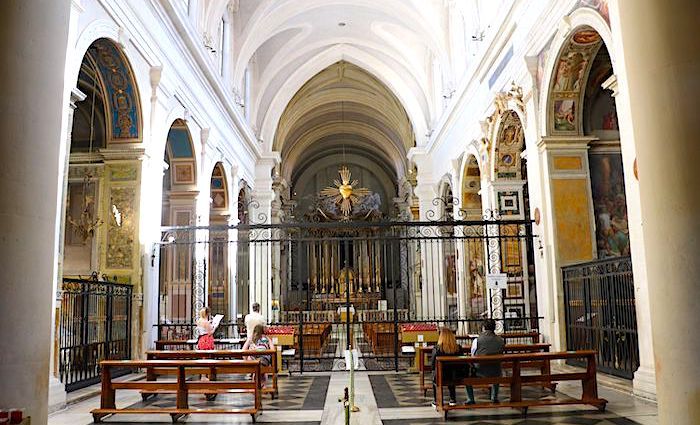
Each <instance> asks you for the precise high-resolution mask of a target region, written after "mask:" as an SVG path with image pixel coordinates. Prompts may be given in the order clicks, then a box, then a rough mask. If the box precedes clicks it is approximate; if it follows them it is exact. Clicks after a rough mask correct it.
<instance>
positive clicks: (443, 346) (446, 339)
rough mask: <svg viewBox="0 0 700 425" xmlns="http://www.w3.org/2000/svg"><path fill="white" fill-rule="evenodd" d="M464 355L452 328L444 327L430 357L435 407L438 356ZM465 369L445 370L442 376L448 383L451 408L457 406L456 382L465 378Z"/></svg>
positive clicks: (451, 368)
mask: <svg viewBox="0 0 700 425" xmlns="http://www.w3.org/2000/svg"><path fill="white" fill-rule="evenodd" d="M460 355H462V347H460V346H459V345H458V344H457V339H456V338H455V334H454V332H452V330H450V328H446V327H443V328H441V329H440V336H439V337H438V342H437V344H436V345H435V347H433V352H432V353H431V355H430V362H431V363H432V365H433V406H435V405H436V404H437V386H436V379H437V369H436V367H435V365H436V363H435V358H436V357H437V356H460ZM464 371H465V370H464V369H458V368H456V367H454V366H452V367H450V368H449V369H443V371H442V376H443V377H444V380H445V381H446V382H447V389H448V391H449V392H450V401H449V404H450V406H454V405H455V404H456V399H457V391H456V389H455V385H454V381H455V380H457V379H459V378H460V377H461V376H464Z"/></svg>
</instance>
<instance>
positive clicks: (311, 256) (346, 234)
mask: <svg viewBox="0 0 700 425" xmlns="http://www.w3.org/2000/svg"><path fill="white" fill-rule="evenodd" d="M195 234H197V235H200V236H201V235H204V237H200V238H199V239H198V240H194V239H193V238H192V237H191V235H195ZM224 234H228V238H227V239H224V240H222V239H221V238H218V237H217V238H215V237H213V236H212V235H224ZM178 235H182V237H181V238H180V237H179V236H178ZM206 235H208V237H206ZM533 237H534V236H533V234H532V223H531V222H530V221H526V220H515V219H510V220H500V219H498V218H497V217H493V216H490V217H488V219H485V220H482V221H466V220H444V219H443V218H441V220H440V221H426V222H406V221H374V222H366V221H360V222H353V221H349V222H348V221H346V222H293V223H280V224H239V225H238V226H209V227H169V228H164V229H163V237H162V242H161V244H160V257H159V261H160V271H161V278H160V305H159V322H158V324H157V325H156V326H157V327H158V331H159V332H158V339H161V340H188V339H191V338H193V337H194V334H193V330H194V323H193V311H192V310H191V307H190V306H191V305H193V300H192V297H193V296H194V295H193V294H195V292H197V291H198V290H200V291H205V292H207V294H206V295H205V296H204V299H208V300H209V303H210V305H211V306H212V307H215V308H216V309H221V310H222V311H216V312H214V311H212V313H219V312H220V313H223V314H225V315H226V319H225V320H226V321H227V322H225V323H223V324H222V325H221V326H220V329H219V331H218V332H217V334H216V335H215V338H218V339H219V340H220V344H221V345H220V346H221V347H223V346H229V347H230V346H235V344H236V343H235V342H233V341H239V338H240V337H241V336H242V335H243V333H244V332H245V330H244V327H243V317H244V316H245V314H247V313H249V311H248V307H249V306H250V305H251V304H252V303H253V302H258V303H260V304H261V306H262V312H263V314H264V315H265V316H266V317H267V318H268V323H270V324H271V326H270V328H269V330H270V333H271V336H272V337H273V341H274V340H275V339H276V340H277V341H278V344H277V345H282V346H284V353H283V354H284V355H283V363H284V364H285V367H287V368H288V369H289V370H291V371H309V370H339V369H343V368H344V367H345V357H344V352H345V350H346V349H347V348H350V347H352V348H354V349H357V350H359V357H360V363H361V367H362V368H364V369H393V370H399V369H405V368H407V367H408V366H409V365H410V364H412V362H413V361H414V359H415V357H414V355H413V352H412V351H411V348H413V346H414V344H415V343H420V342H426V343H432V342H434V340H435V339H436V337H437V329H438V327H439V326H448V327H450V328H452V329H453V330H455V331H456V332H457V333H458V334H461V335H463V336H464V337H465V338H466V334H469V333H476V332H478V331H479V327H480V322H481V319H482V318H484V317H486V316H495V317H497V318H499V320H498V324H499V328H500V329H502V330H506V331H511V332H514V331H530V330H537V329H538V318H537V317H536V316H537V314H536V311H534V310H533V309H532V305H534V304H531V303H530V299H531V298H534V293H532V294H531V295H529V293H530V292H534V273H533V271H532V269H531V268H530V267H529V266H530V265H531V264H529V261H530V259H531V258H532V257H533V255H532V253H529V252H528V250H531V249H532V247H533V246H534V244H533V243H532V238H533ZM222 244H224V245H226V246H225V247H223V246H222ZM223 252H225V253H227V255H226V256H221V255H218V256H214V255H213V254H212V253H223ZM207 253H208V254H207ZM197 256H199V257H201V258H210V259H212V258H222V260H221V261H218V263H214V262H213V261H210V263H209V264H208V265H207V267H206V268H205V270H206V272H208V273H209V276H210V277H211V276H212V275H215V276H232V278H231V279H230V282H231V285H232V287H231V288H229V290H228V291H227V292H226V293H223V292H222V295H223V296H212V294H211V293H208V292H211V291H216V290H217V289H216V288H214V287H213V285H210V291H206V288H205V286H206V283H207V282H208V281H210V280H211V278H209V279H207V278H206V277H201V278H197V276H196V275H195V273H193V268H194V265H195V264H196V261H195V257H197ZM220 268H223V269H221V270H219V269H220ZM490 273H503V274H505V275H506V277H507V281H508V282H507V283H508V288H507V289H499V290H491V289H487V286H486V280H487V276H488V275H489V274H490ZM233 275H235V276H233ZM179 287H182V288H185V289H184V290H182V291H179V292H177V293H176V292H174V290H175V289H177V288H179ZM178 294H179V296H178V297H176V296H175V295H178ZM242 294H243V295H245V296H246V299H238V298H237V297H241V295H242ZM212 300H217V301H216V304H215V305H214V304H213V301H212ZM222 300H223V301H222ZM348 312H349V313H348ZM419 335H420V336H424V337H425V339H423V338H421V339H418V336H419ZM412 338H413V339H412Z"/></svg>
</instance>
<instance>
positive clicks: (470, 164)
mask: <svg viewBox="0 0 700 425" xmlns="http://www.w3.org/2000/svg"><path fill="white" fill-rule="evenodd" d="M461 215H462V218H463V219H464V220H470V221H480V220H482V219H483V204H482V198H481V170H480V168H479V163H478V161H477V159H476V157H475V156H474V155H472V154H468V157H467V159H466V163H465V166H464V171H463V173H462V206H461ZM468 231H469V230H467V232H468ZM461 244H462V246H461V249H462V251H461V257H462V267H463V270H464V271H463V275H464V287H463V288H462V294H464V295H460V306H461V308H462V309H463V311H462V312H461V313H460V317H468V318H478V317H481V315H482V314H483V313H484V312H486V311H487V309H488V302H487V299H486V271H487V270H488V266H487V264H486V260H487V259H486V255H485V252H486V250H485V247H484V243H483V241H481V240H479V239H468V238H467V239H464V240H463V241H462V242H461Z"/></svg>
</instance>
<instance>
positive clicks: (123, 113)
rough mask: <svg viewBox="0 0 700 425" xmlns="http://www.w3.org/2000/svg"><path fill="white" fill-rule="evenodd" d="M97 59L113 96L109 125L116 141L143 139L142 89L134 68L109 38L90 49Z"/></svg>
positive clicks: (96, 43)
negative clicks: (140, 95)
mask: <svg viewBox="0 0 700 425" xmlns="http://www.w3.org/2000/svg"><path fill="white" fill-rule="evenodd" d="M89 53H90V55H91V56H92V57H93V58H95V62H96V63H97V66H98V68H99V72H100V74H101V79H102V81H104V83H105V89H106V91H107V93H106V94H107V99H109V113H110V116H111V125H110V126H109V129H110V134H111V138H112V140H113V141H133V140H137V139H139V138H140V134H139V131H140V128H141V123H140V118H141V117H140V115H139V101H138V92H137V89H136V86H135V84H134V81H133V77H132V74H131V69H130V68H129V65H128V63H127V61H126V58H125V57H124V56H123V55H122V53H121V52H120V51H119V49H118V48H117V47H116V46H115V45H114V44H113V43H111V42H110V41H108V40H106V39H99V40H97V41H95V42H94V43H93V44H92V46H91V47H90V50H89Z"/></svg>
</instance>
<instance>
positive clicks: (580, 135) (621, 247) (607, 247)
mask: <svg viewBox="0 0 700 425" xmlns="http://www.w3.org/2000/svg"><path fill="white" fill-rule="evenodd" d="M607 47H608V46H606V45H605V43H604V41H603V39H602V37H601V35H600V34H599V33H598V32H597V31H596V30H594V29H593V28H591V27H588V26H581V27H578V28H576V29H574V30H573V31H572V32H571V34H570V35H569V36H568V37H567V38H566V41H565V42H564V44H563V46H562V47H561V49H560V50H559V52H558V55H557V56H556V58H555V65H554V69H553V70H552V76H551V81H550V84H549V87H548V92H547V101H546V108H547V109H546V116H547V126H546V130H547V133H546V134H547V135H546V137H545V139H544V146H543V147H544V148H545V153H546V157H547V158H548V166H549V168H550V171H549V176H550V177H549V179H550V180H549V185H550V188H551V190H550V192H551V198H552V199H551V202H550V204H551V205H552V212H551V214H552V216H553V217H552V219H553V222H554V229H555V233H554V234H555V241H554V242H555V246H556V248H555V249H556V257H555V258H556V262H557V263H558V264H557V266H558V267H562V268H563V271H562V272H561V273H562V274H563V275H564V277H563V281H564V282H563V285H562V288H561V289H560V290H561V291H562V292H563V295H562V296H561V297H559V298H560V299H566V300H570V301H569V303H568V304H567V305H564V304H563V303H560V304H559V305H557V314H558V315H559V317H560V320H559V321H558V322H559V326H560V328H559V329H558V330H557V331H558V332H559V337H560V338H561V341H562V348H568V349H580V348H588V349H595V350H598V352H599V353H600V354H599V359H598V361H599V364H600V365H601V370H605V371H607V372H610V373H613V374H616V375H619V376H623V377H626V378H632V376H633V372H634V370H635V369H636V368H637V366H638V365H639V354H638V353H639V351H638V344H637V334H636V332H634V331H632V332H629V330H631V329H636V313H635V310H634V309H635V307H634V305H635V302H634V284H633V276H632V263H631V261H632V260H631V256H630V243H629V229H628V224H627V198H626V193H625V176H624V171H623V164H622V154H621V148H620V135H619V130H618V125H617V113H616V105H615V100H614V97H613V94H612V93H611V90H612V88H613V87H614V86H615V84H616V77H615V76H614V73H613V67H612V61H611V58H610V54H609V51H608V48H607ZM574 269H576V270H589V271H590V273H591V276H592V277H594V278H593V279H591V280H590V282H593V283H584V282H583V281H582V280H581V279H572V278H570V277H568V276H571V274H570V273H571V272H570V271H571V270H574ZM605 270H608V272H606V271H605ZM587 273H589V272H587ZM613 277H614V280H610V279H612V278H613ZM596 282H597V283H596ZM594 283H595V284H594ZM584 290H586V291H589V298H590V299H591V304H590V306H589V307H586V308H587V309H588V310H584V308H583V307H578V305H577V304H576V303H577V302H578V301H579V298H578V296H577V295H576V294H577V293H578V292H581V293H582V291H584ZM572 291H573V292H572ZM590 294H592V295H590ZM604 306H610V308H607V307H606V308H604ZM613 306H615V307H614V309H613ZM567 312H568V314H567ZM577 315H578V316H580V317H587V318H588V319H586V322H585V326H586V330H584V331H581V330H579V329H578V328H577V324H576V323H574V322H572V321H571V320H570V317H573V316H577ZM605 317H615V318H616V319H615V322H614V323H608V322H606V323H605V324H603V322H602V320H603V318H605ZM610 326H613V327H617V328H615V329H616V330H615V332H617V334H619V335H624V339H623V340H617V342H615V343H613V342H612V341H613V340H614V339H615V338H611V337H610V335H608V334H606V332H609V331H605V330H604V328H603V327H607V328H610ZM616 338H617V337H616ZM564 343H565V344H566V347H563V345H564Z"/></svg>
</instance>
